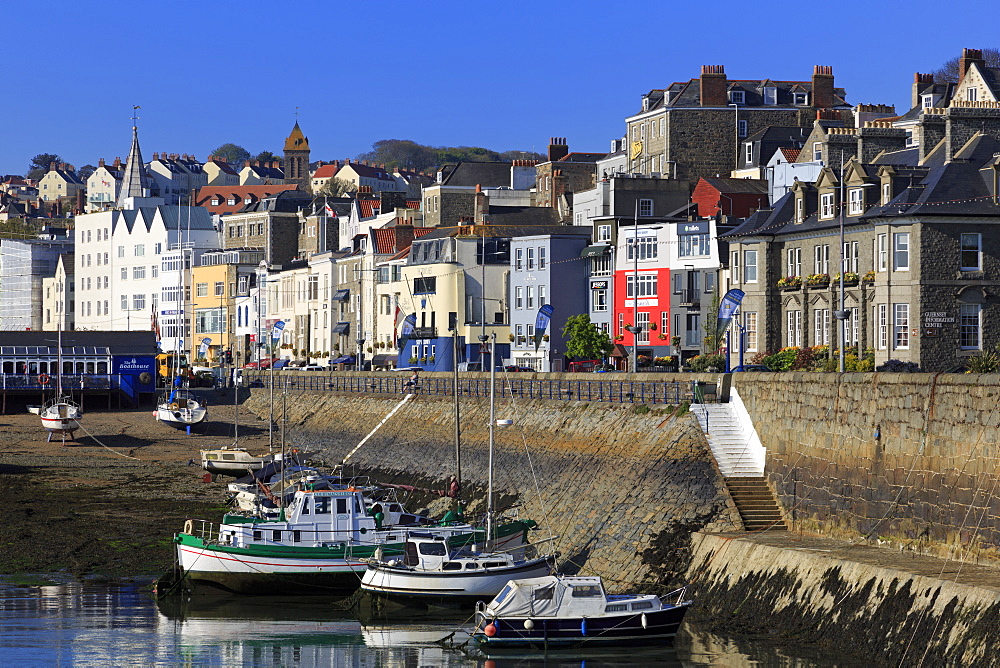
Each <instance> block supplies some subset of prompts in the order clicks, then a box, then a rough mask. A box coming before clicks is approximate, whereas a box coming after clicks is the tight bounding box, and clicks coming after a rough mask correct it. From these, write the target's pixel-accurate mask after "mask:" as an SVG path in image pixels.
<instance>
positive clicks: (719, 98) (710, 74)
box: [700, 65, 729, 107]
mask: <svg viewBox="0 0 1000 668" xmlns="http://www.w3.org/2000/svg"><path fill="white" fill-rule="evenodd" d="M726 87H727V82H726V69H725V68H724V67H723V66H722V65H702V66H701V99H700V102H701V106H703V107H724V106H726V105H727V104H729V96H728V95H727V94H726Z"/></svg>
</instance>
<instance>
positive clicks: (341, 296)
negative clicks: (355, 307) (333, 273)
mask: <svg viewBox="0 0 1000 668" xmlns="http://www.w3.org/2000/svg"><path fill="white" fill-rule="evenodd" d="M350 296H351V291H350V290H337V291H336V292H334V293H333V301H335V302H342V301H344V300H345V299H347V298H348V297H350Z"/></svg>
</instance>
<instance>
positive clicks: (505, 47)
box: [0, 0, 1000, 174]
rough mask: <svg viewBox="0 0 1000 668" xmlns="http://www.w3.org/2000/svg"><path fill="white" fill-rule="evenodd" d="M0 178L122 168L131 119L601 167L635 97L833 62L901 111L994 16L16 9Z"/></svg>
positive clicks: (850, 4) (330, 153)
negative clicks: (41, 158) (32, 169)
mask: <svg viewBox="0 0 1000 668" xmlns="http://www.w3.org/2000/svg"><path fill="white" fill-rule="evenodd" d="M7 9H8V10H12V11H8V12H6V13H5V29H4V39H3V42H2V44H3V46H2V49H3V52H4V54H5V56H6V57H5V62H7V63H8V68H7V72H8V76H9V78H8V82H7V86H5V91H6V93H7V95H6V100H5V103H4V105H3V108H4V112H3V114H2V116H3V118H4V119H5V121H6V122H5V123H4V129H5V132H4V136H3V139H2V143H0V174H7V173H14V174H17V173H24V172H25V171H26V170H27V165H28V162H29V159H30V158H31V157H32V156H34V155H35V154H37V153H42V152H45V153H58V154H59V155H61V156H62V157H63V158H64V159H65V160H66V161H67V162H70V163H72V164H74V165H76V166H78V167H79V166H82V165H84V164H87V163H91V164H97V160H98V158H101V157H103V158H106V159H107V160H109V161H110V160H113V159H114V158H115V156H120V157H122V158H123V159H124V158H125V155H126V154H127V152H128V146H129V141H130V126H131V121H130V120H129V117H130V116H131V113H132V105H134V104H138V105H141V107H142V109H141V110H140V112H139V113H140V120H139V128H140V141H141V144H142V148H143V153H144V155H145V156H146V158H147V159H148V158H149V156H150V154H151V153H152V152H153V151H166V152H170V153H193V154H195V155H196V156H197V157H198V158H200V159H204V158H205V157H206V155H207V154H208V152H209V151H211V150H212V149H214V148H215V147H216V146H218V145H220V144H222V143H225V142H234V143H236V144H240V145H242V146H244V147H245V148H247V149H248V150H250V151H251V152H253V153H256V152H258V151H262V150H265V149H266V150H270V151H273V152H275V153H280V151H281V147H282V143H283V140H284V138H285V136H287V134H288V132H289V130H290V129H291V127H292V125H293V124H294V122H295V120H296V116H295V108H296V107H299V121H300V123H301V126H302V128H303V131H304V132H305V133H306V135H307V136H308V137H309V141H310V144H311V146H312V158H313V159H314V160H317V159H322V160H332V159H338V158H348V157H351V158H353V157H354V156H356V155H357V154H358V153H360V152H363V151H366V150H368V149H369V148H370V147H371V144H372V142H374V141H376V140H379V139H412V140H414V141H416V142H419V143H422V144H430V145H435V146H439V145H452V146H455V145H479V146H485V147H487V148H492V149H496V150H508V149H522V150H536V151H540V152H544V150H545V146H546V144H547V143H548V138H549V137H552V136H559V137H567V138H568V140H569V144H570V148H571V150H579V151H602V150H606V147H607V146H608V143H609V140H610V139H612V138H614V137H619V136H621V135H622V134H623V132H624V122H623V119H624V118H625V117H626V116H627V115H629V114H631V113H633V112H635V111H636V110H637V109H638V106H639V101H640V96H641V95H642V94H643V93H644V92H647V91H649V90H650V89H652V88H662V87H664V86H665V85H667V84H669V83H670V82H672V81H678V80H686V79H689V78H692V77H696V76H698V73H699V72H700V68H701V65H707V64H712V65H724V66H725V69H726V74H727V75H728V76H729V77H730V78H733V79H750V78H765V77H768V78H772V79H778V80H808V79H809V78H810V76H811V74H812V68H813V65H832V66H833V71H834V75H835V77H836V85H838V86H841V87H844V88H846V89H847V94H848V100H849V101H850V102H852V103H859V102H864V103H883V104H895V105H896V109H897V111H898V112H900V113H902V112H903V111H905V110H906V108H907V107H908V105H909V99H910V98H909V95H910V92H909V91H910V83H911V81H912V78H913V73H914V72H916V71H920V72H929V71H932V70H934V69H936V68H937V67H938V66H939V65H940V64H941V63H942V62H944V61H945V60H947V59H949V58H952V57H954V56H956V55H959V54H960V53H961V50H962V48H963V47H975V48H980V47H1000V37H998V34H997V32H996V29H995V25H996V18H997V15H998V13H1000V12H998V10H997V6H996V4H995V2H986V1H979V0H953V1H952V2H949V3H946V4H944V5H942V3H940V2H930V1H928V0H914V1H911V2H908V3H905V4H904V5H900V4H891V3H876V2H870V1H869V2H856V1H854V0H846V1H841V2H838V3H833V4H831V3H803V2H787V1H784V0H780V1H777V2H769V3H748V2H734V1H730V0H716V1H715V2H711V3H708V2H668V1H661V2H594V1H591V0H577V1H575V2H558V3H557V2H544V0H538V1H536V2H525V1H521V0H508V1H506V2H503V3H484V2H453V1H450V0H448V1H435V0H428V1H427V2H423V3H413V2H408V3H388V2H384V3H370V2H351V3H344V2H339V1H338V0H332V1H330V0H327V1H325V2H313V1H311V0H306V1H301V2H294V3H293V2H285V3H280V2H262V1H260V0H247V1H245V2H240V3H220V2H213V1H211V0H205V1H203V2H195V1H192V0H177V1H175V2H172V3H142V2H136V3H120V2H104V3H80V2H78V1H76V0H74V1H73V2H69V1H67V0H54V1H53V2H49V3H27V2H22V3H18V5H17V8H16V10H13V8H12V7H8V8H7Z"/></svg>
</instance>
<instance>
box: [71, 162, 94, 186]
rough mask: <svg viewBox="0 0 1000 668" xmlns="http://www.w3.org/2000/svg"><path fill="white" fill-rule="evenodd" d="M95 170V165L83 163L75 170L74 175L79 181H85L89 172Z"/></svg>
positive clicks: (88, 176)
mask: <svg viewBox="0 0 1000 668" xmlns="http://www.w3.org/2000/svg"><path fill="white" fill-rule="evenodd" d="M95 171H97V167H94V166H93V165H84V166H83V167H81V168H80V169H78V170H76V175H77V176H79V177H80V180H81V181H83V182H84V183H86V182H87V179H89V178H90V176H91V174H93V173H94V172H95Z"/></svg>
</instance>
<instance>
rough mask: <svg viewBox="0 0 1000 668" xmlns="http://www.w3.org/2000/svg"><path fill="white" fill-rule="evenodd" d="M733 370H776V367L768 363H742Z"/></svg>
mask: <svg viewBox="0 0 1000 668" xmlns="http://www.w3.org/2000/svg"><path fill="white" fill-rule="evenodd" d="M732 370H733V372H734V373H735V372H737V371H774V369H772V368H771V367H769V366H767V365H766V364H740V365H739V366H734V367H733V369H732Z"/></svg>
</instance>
